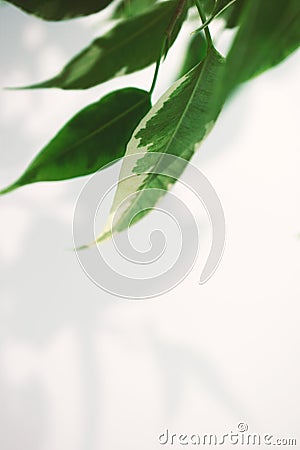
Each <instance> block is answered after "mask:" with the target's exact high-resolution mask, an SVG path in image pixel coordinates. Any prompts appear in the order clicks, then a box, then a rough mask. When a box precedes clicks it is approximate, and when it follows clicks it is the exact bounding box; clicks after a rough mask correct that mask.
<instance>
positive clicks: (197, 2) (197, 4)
mask: <svg viewBox="0 0 300 450" xmlns="http://www.w3.org/2000/svg"><path fill="white" fill-rule="evenodd" d="M194 2H195V5H196V7H197V9H198V12H199V16H200V18H201V21H202V23H203V25H204V24H205V23H206V22H207V20H206V17H205V14H204V12H203V10H202V6H201V2H200V0H194ZM204 33H205V37H206V40H207V45H208V46H209V47H212V46H213V41H212V37H211V34H210V31H209V28H208V26H206V27H205V28H204Z"/></svg>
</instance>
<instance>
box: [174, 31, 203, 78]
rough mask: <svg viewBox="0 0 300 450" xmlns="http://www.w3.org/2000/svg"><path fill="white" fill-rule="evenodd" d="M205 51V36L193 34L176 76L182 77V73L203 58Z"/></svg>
mask: <svg viewBox="0 0 300 450" xmlns="http://www.w3.org/2000/svg"><path fill="white" fill-rule="evenodd" d="M206 53H207V42H206V39H205V37H204V36H203V34H202V33H197V34H194V35H193V36H192V38H191V40H190V43H189V46H188V49H187V51H186V55H185V60H184V62H183V65H182V67H181V70H180V74H179V76H178V78H180V77H183V75H185V74H186V73H187V72H189V71H190V70H191V69H192V68H193V67H195V66H196V64H199V62H201V61H202V60H203V59H204V58H205V56H206Z"/></svg>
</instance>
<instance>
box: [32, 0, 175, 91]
mask: <svg viewBox="0 0 300 450" xmlns="http://www.w3.org/2000/svg"><path fill="white" fill-rule="evenodd" d="M176 4H177V2H176V1H168V2H164V3H161V4H159V5H157V6H156V7H155V8H153V9H152V10H151V11H149V12H147V13H145V14H142V15H140V16H137V17H132V18H130V19H127V20H126V21H124V22H121V23H120V24H118V25H117V26H116V27H115V28H113V30H111V31H110V32H109V33H108V34H106V35H105V36H102V37H100V38H98V39H96V40H95V41H94V42H93V43H92V44H91V45H90V46H89V47H87V48H86V49H85V50H83V52H81V53H80V54H79V55H77V56H76V57H75V58H74V59H73V60H72V61H71V62H70V63H69V64H68V65H67V66H66V67H65V68H64V69H63V70H62V72H61V73H60V74H59V75H57V76H56V77H55V78H53V79H51V80H49V81H45V82H42V83H39V84H37V85H34V86H29V87H33V88H44V87H58V88H62V89H86V88H90V87H92V86H95V85H97V84H100V83H103V82H104V81H107V80H109V79H111V78H114V77H117V76H118V75H125V74H128V73H132V72H134V71H136V70H140V69H143V68H144V67H146V66H148V65H150V64H152V63H153V62H155V61H156V60H157V58H158V57H159V54H160V50H161V46H162V42H163V40H164V38H165V32H166V29H167V27H168V24H169V22H170V19H171V17H172V13H173V11H174V8H175V7H176ZM183 20H184V15H182V17H181V20H179V21H178V22H177V23H176V25H175V27H174V30H173V33H172V38H171V43H173V42H174V40H175V39H176V36H177V34H178V32H179V30H180V28H181V25H182V22H183Z"/></svg>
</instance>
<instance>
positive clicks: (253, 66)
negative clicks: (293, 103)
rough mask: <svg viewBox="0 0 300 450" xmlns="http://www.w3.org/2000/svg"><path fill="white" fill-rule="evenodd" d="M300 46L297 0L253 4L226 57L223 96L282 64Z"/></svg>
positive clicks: (256, 0)
mask: <svg viewBox="0 0 300 450" xmlns="http://www.w3.org/2000/svg"><path fill="white" fill-rule="evenodd" d="M299 44H300V4H299V1H298V0H286V1H285V2H284V3H283V2H278V1H276V2H275V1H274V0H264V2H263V4H262V2H261V0H251V1H249V2H248V3H247V4H246V5H245V8H244V9H243V13H242V17H241V26H240V28H239V30H238V33H237V35H236V38H235V40H234V42H233V45H232V47H231V49H230V52H229V54H228V57H227V64H226V72H225V80H224V83H223V95H224V96H228V95H229V94H230V93H231V92H232V91H233V90H234V89H235V88H236V87H237V86H238V85H239V84H240V83H243V82H245V81H247V80H249V79H251V78H253V77H255V76H257V75H259V74H260V73H262V72H264V71H265V70H268V69H270V68H271V67H273V66H275V65H276V64H278V63H280V62H281V61H283V60H284V59H285V58H286V57H288V56H289V55H290V54H291V53H292V52H293V51H294V50H296V49H297V48H298V46H299Z"/></svg>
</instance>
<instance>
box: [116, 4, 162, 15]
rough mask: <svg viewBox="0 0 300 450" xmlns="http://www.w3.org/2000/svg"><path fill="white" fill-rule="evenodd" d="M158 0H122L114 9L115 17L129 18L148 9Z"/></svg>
mask: <svg viewBox="0 0 300 450" xmlns="http://www.w3.org/2000/svg"><path fill="white" fill-rule="evenodd" d="M156 1H157V0H122V1H121V3H119V5H118V6H117V8H116V9H115V11H114V14H113V18H114V19H120V18H123V17H125V18H128V17H132V16H137V15H139V14H142V13H143V12H145V11H147V9H149V8H150V7H151V6H153V5H154V3H156Z"/></svg>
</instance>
